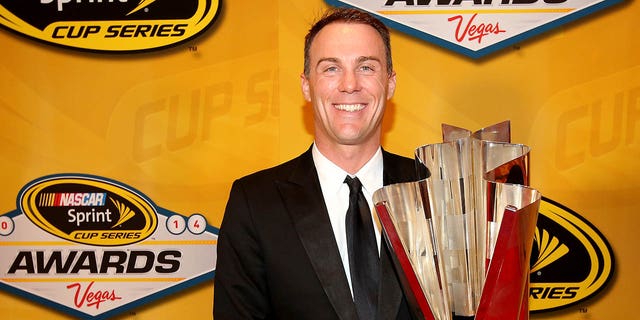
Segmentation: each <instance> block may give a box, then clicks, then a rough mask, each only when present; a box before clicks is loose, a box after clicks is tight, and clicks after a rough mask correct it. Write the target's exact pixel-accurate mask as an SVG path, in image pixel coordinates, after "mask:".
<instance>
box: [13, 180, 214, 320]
mask: <svg viewBox="0 0 640 320" xmlns="http://www.w3.org/2000/svg"><path fill="white" fill-rule="evenodd" d="M17 207H18V209H17V210H15V211H12V212H9V213H6V214H4V215H0V256H2V259H1V260H0V274H1V275H2V276H1V277H0V289H2V290H6V291H8V292H10V293H14V294H17V295H20V296H23V297H26V298H28V299H31V300H34V301H37V302H41V303H43V304H45V305H48V306H51V307H54V308H56V309H59V310H61V311H63V312H66V313H69V314H71V315H73V316H77V317H80V318H92V319H104V318H108V317H111V316H113V315H115V314H117V313H121V312H123V311H124V310H127V309H130V308H133V307H136V306H139V305H141V304H143V303H148V302H150V301H153V300H155V299H157V298H160V297H163V296H165V295H168V294H170V293H174V292H176V291H178V290H180V289H184V288H187V287H190V286H193V285H195V284H198V283H201V282H202V281H205V280H210V279H212V278H213V274H214V270H215V262H216V253H215V252H216V244H217V234H218V231H217V229H215V228H213V227H211V226H208V225H207V222H206V219H205V218H204V216H203V215H201V214H193V215H191V216H190V217H185V216H182V215H180V214H177V213H173V212H171V211H168V210H166V209H163V208H160V207H156V206H155V205H154V204H153V202H151V200H149V199H148V198H147V197H146V196H144V195H143V194H142V193H140V192H139V191H137V190H135V189H133V188H131V187H129V186H127V185H124V184H122V183H119V182H116V181H112V180H109V179H106V178H102V177H97V176H90V175H79V174H61V175H52V176H47V177H43V178H40V179H36V180H34V181H32V182H31V183H29V184H27V185H26V186H25V187H24V188H23V189H22V190H21V191H20V193H19V195H18V199H17Z"/></svg>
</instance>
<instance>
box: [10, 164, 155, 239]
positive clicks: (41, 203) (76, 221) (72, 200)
mask: <svg viewBox="0 0 640 320" xmlns="http://www.w3.org/2000/svg"><path fill="white" fill-rule="evenodd" d="M64 191H68V192H64ZM73 191H75V192H73ZM107 199H108V200H107ZM19 204H20V208H21V209H22V211H23V212H24V213H25V215H26V216H27V217H28V218H29V219H30V220H31V221H32V222H33V223H34V224H35V225H37V226H39V227H40V228H41V229H42V230H44V231H46V232H48V233H50V234H52V235H54V236H57V237H60V238H62V239H65V240H70V241H74V242H78V243H84V244H92V245H107V246H110V245H125V244H131V243H136V242H139V241H142V240H144V239H146V238H147V237H149V236H150V235H151V234H152V233H153V232H154V231H155V229H156V227H157V224H158V222H157V219H156V216H157V214H156V212H155V210H154V208H153V206H152V205H151V203H150V202H149V201H147V200H146V199H145V198H143V197H142V196H140V195H139V194H137V193H136V192H133V191H131V190H130V189H128V188H126V187H124V186H121V185H119V184H116V183H112V182H110V181H108V180H104V179H93V178H91V177H84V176H77V177H76V176H69V177H58V178H54V179H43V180H40V181H36V182H34V183H32V184H30V185H28V186H26V187H25V189H24V191H23V192H22V193H21V196H20V199H19Z"/></svg>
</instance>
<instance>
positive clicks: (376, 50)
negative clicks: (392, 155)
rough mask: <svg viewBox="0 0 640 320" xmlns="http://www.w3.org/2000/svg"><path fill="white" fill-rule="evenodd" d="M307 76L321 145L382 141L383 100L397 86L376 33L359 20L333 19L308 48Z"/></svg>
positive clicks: (306, 86)
mask: <svg viewBox="0 0 640 320" xmlns="http://www.w3.org/2000/svg"><path fill="white" fill-rule="evenodd" d="M309 62H310V64H309V75H308V76H305V75H304V74H303V75H302V77H301V78H302V92H303V95H304V98H305V99H306V100H307V101H309V102H311V104H312V105H313V109H314V125H315V139H316V142H318V143H324V144H334V145H335V144H340V145H363V144H367V143H374V144H376V145H377V144H379V143H380V131H381V129H380V128H381V122H382V116H383V114H384V109H385V104H386V101H387V100H388V99H390V98H391V96H393V92H394V90H395V84H396V80H395V73H394V74H391V75H390V74H389V73H388V72H387V67H386V66H387V61H386V54H385V46H384V43H383V42H382V38H381V37H380V35H379V34H378V32H377V31H376V30H375V29H374V28H373V27H371V26H368V25H366V24H359V23H342V22H335V23H331V24H329V25H327V26H325V27H324V28H322V30H320V32H318V34H317V35H316V37H315V38H314V40H313V42H312V43H311V46H310V48H309Z"/></svg>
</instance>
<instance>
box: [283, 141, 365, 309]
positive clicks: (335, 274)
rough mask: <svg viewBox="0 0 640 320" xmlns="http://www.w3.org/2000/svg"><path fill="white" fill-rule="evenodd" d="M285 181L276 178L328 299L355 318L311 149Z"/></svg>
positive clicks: (300, 158) (337, 307)
mask: <svg viewBox="0 0 640 320" xmlns="http://www.w3.org/2000/svg"><path fill="white" fill-rule="evenodd" d="M298 159H299V161H298V164H297V166H296V167H295V168H294V169H293V171H292V173H291V176H290V178H289V179H288V181H276V185H277V187H278V189H279V191H280V194H281V195H282V199H283V201H284V203H285V206H286V208H287V210H288V211H289V215H290V216H291V219H292V221H293V224H294V226H295V228H296V231H297V233H298V236H299V237H300V241H301V242H302V244H303V246H304V248H305V251H306V252H307V255H308V256H309V259H310V261H311V264H312V265H313V268H314V270H315V272H316V274H317V276H318V279H319V280H320V282H321V284H322V286H323V288H324V291H325V293H326V294H327V297H328V298H329V301H331V304H332V305H333V307H334V309H335V311H336V313H337V314H338V316H339V318H340V319H357V315H356V309H355V306H354V304H353V299H352V297H351V291H350V290H349V284H348V282H347V278H346V275H345V273H344V268H343V267H342V260H341V259H340V254H339V252H338V246H337V245H336V240H335V236H334V234H333V230H332V228H331V222H330V221H329V216H328V214H327V209H326V205H325V203H324V199H323V197H322V190H321V188H320V182H319V181H318V175H317V173H316V169H315V166H314V164H313V158H312V156H311V151H310V150H309V151H307V152H306V153H304V154H303V155H302V156H300V157H299V158H298Z"/></svg>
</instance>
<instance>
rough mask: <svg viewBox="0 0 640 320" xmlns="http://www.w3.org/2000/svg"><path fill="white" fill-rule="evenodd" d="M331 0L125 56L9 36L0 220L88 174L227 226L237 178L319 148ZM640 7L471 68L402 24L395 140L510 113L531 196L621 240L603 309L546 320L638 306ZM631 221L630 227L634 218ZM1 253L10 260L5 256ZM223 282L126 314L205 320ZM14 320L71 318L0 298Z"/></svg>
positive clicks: (291, 5) (239, 6)
mask: <svg viewBox="0 0 640 320" xmlns="http://www.w3.org/2000/svg"><path fill="white" fill-rule="evenodd" d="M325 7H326V5H325V3H324V2H323V1H321V0H311V1H291V0H278V1H275V0H272V1H245V2H241V1H224V2H223V4H222V12H221V14H220V16H219V17H218V19H217V21H216V22H215V24H214V25H213V27H212V28H210V29H209V30H208V31H207V32H206V33H205V34H204V35H202V36H200V37H198V38H196V39H194V40H191V41H190V42H188V43H185V44H182V45H179V46H177V47H174V48H171V49H166V50H162V51H157V52H152V53H136V54H126V55H116V54H98V53H85V52H77V51H72V50H69V49H61V48H57V47H53V46H50V45H46V44H42V43H39V42H35V41H32V40H28V39H25V38H23V37H20V36H17V35H14V34H13V33H9V32H7V31H5V30H0V31H1V32H0V43H2V50H0V57H1V61H2V63H0V78H1V79H2V81H1V82H0V93H1V94H0V119H1V124H0V150H1V153H0V168H2V170H1V171H0V177H1V178H2V183H1V184H0V213H5V212H9V211H12V210H15V209H16V196H17V194H18V191H19V190H20V188H21V187H22V186H24V185H25V184H26V183H27V182H29V181H31V180H33V179H35V178H38V177H41V176H45V175H49V174H56V173H66V172H78V173H86V174H93V175H99V176H104V177H108V178H110V179H114V180H117V181H120V182H123V183H126V184H128V185H130V186H133V187H135V188H137V189H138V190H140V191H142V192H143V193H145V194H146V195H147V196H149V197H150V198H151V199H153V201H154V202H155V203H156V204H157V205H158V206H161V207H164V208H168V209H170V210H172V211H175V212H178V213H182V214H185V215H190V214H192V213H202V214H203V215H204V216H205V217H206V218H207V219H208V223H209V224H210V225H213V226H215V227H218V226H220V222H221V220H222V214H223V210H224V205H225V203H226V199H227V196H228V192H229V188H230V186H231V183H232V181H233V180H234V179H235V178H238V177H240V176H243V175H245V174H248V173H250V172H253V171H256V170H258V169H261V168H265V167H268V166H272V165H275V164H278V163H280V162H282V161H284V160H286V159H288V158H291V157H293V156H296V155H298V154H299V153H301V152H302V151H303V150H305V149H306V148H307V147H308V146H309V145H310V143H311V141H312V135H311V126H310V124H311V121H312V120H311V118H310V116H311V115H310V113H309V112H308V109H309V106H308V105H305V102H304V100H303V98H302V96H301V93H300V78H299V75H300V72H301V70H302V50H303V41H302V39H303V37H304V34H305V33H306V30H307V29H308V27H309V25H310V23H311V22H312V21H313V20H314V18H315V17H316V16H317V15H318V14H319V13H320V12H321V11H322V10H323V9H324V8H325ZM639 16H640V4H639V3H638V2H633V3H629V2H626V3H622V4H619V5H616V6H614V7H612V8H610V9H607V10H604V11H603V12H599V13H596V14H594V15H591V16H588V17H586V18H583V19H580V20H578V21H576V22H573V23H570V24H568V25H565V26H563V27H560V28H557V29H554V30H552V31H551V32H547V33H545V34H542V35H539V36H536V37H534V38H532V39H529V40H526V41H524V42H523V43H520V44H518V45H517V46H515V47H511V48H506V49H503V50H501V51H499V52H498V53H495V54H492V55H489V56H487V57H485V58H483V59H481V60H472V59H470V58H466V57H463V56H461V55H459V54H456V53H454V52H451V51H448V50H446V49H443V48H440V47H437V46H435V45H432V44H430V43H427V42H424V41H422V40H419V39H416V38H413V37H411V36H407V35H405V34H402V33H399V32H396V31H393V32H392V45H393V50H394V64H395V67H396V71H397V74H398V76H397V81H398V88H397V90H396V95H395V97H394V99H393V100H392V104H391V105H390V107H389V110H388V114H387V117H386V118H385V123H384V126H385V133H386V134H385V136H384V145H385V148H386V149H388V150H390V151H392V152H396V153H400V154H403V155H406V156H409V157H413V150H414V149H415V148H416V147H417V146H420V145H423V144H426V143H435V142H440V140H441V134H440V125H441V123H448V124H452V125H456V126H459V127H464V128H470V129H472V130H475V129H479V128H482V127H484V126H487V125H491V124H494V123H497V122H500V121H503V120H507V119H508V120H511V126H512V132H513V133H512V140H513V141H514V142H517V143H523V144H527V145H529V146H531V147H532V163H531V172H532V182H531V184H532V186H534V187H535V188H537V189H539V190H540V191H541V192H542V194H543V195H545V196H546V197H548V198H551V199H553V200H554V201H557V202H559V203H562V204H563V205H565V206H567V207H569V208H571V209H573V210H574V211H576V212H577V213H579V214H580V215H582V216H583V217H584V218H586V219H587V220H588V221H590V222H591V223H592V224H593V225H594V226H595V227H596V228H597V229H598V230H600V231H601V232H602V234H603V235H604V237H605V238H606V239H607V240H608V241H609V242H610V244H611V246H612V249H613V252H614V254H615V257H616V270H615V276H614V278H613V279H612V281H610V282H609V284H608V286H607V287H606V289H605V290H604V291H603V292H601V293H600V294H598V295H597V296H595V297H594V298H592V299H589V300H587V301H584V302H582V303H580V304H579V305H577V306H572V307H569V308H567V309H565V310H563V311H558V312H552V313H545V314H540V315H534V316H532V318H535V319H624V318H629V316H630V314H633V311H632V310H634V307H633V306H634V303H635V302H634V301H635V298H636V294H635V293H636V286H637V285H640V277H639V276H638V273H637V266H638V264H639V263H640V261H639V259H638V257H637V244H636V241H635V240H634V239H635V235H637V234H636V232H638V230H639V228H640V223H639V219H638V218H637V216H636V214H637V213H638V212H640V205H639V204H638V202H637V201H638V200H637V199H638V198H639V197H640V191H638V190H640V170H638V169H640V164H639V161H638V158H639V156H640V37H639V36H638V35H637V30H639V29H640V20H638V17H639ZM634 217H635V218H634ZM3 258H4V257H3ZM213 290H214V287H213V282H212V281H209V282H206V283H205V284H202V285H198V286H197V287H195V288H192V289H188V290H186V291H181V292H179V293H177V294H174V295H172V296H171V297H169V298H164V299H162V300H159V301H156V302H154V303H152V304H149V305H146V306H144V307H142V308H138V309H134V310H131V311H128V312H125V313H124V314H121V315H120V316H118V317H117V319H132V320H133V319H136V320H144V319H177V318H179V317H181V316H184V315H185V312H188V314H190V315H193V316H191V318H193V319H210V318H212V315H211V310H212V297H213ZM0 314H1V315H2V318H3V319H52V320H54V319H68V318H69V316H67V315H65V314H62V313H60V312H58V311H55V310H52V309H48V308H46V307H44V306H42V305H39V304H37V303H35V302H31V301H29V300H26V299H23V298H19V297H16V296H13V295H11V294H8V293H6V292H0Z"/></svg>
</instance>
